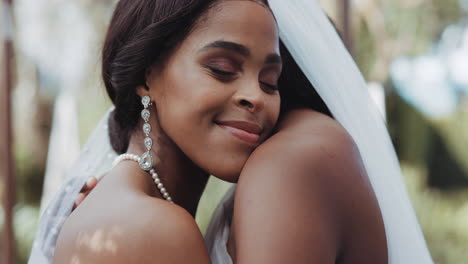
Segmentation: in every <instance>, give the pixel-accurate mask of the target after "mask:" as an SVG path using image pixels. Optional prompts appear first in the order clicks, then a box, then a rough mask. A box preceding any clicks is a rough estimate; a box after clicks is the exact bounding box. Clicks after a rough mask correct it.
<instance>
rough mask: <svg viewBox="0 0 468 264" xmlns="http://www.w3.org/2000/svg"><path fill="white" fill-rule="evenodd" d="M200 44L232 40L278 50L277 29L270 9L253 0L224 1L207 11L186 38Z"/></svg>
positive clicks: (249, 45)
mask: <svg viewBox="0 0 468 264" xmlns="http://www.w3.org/2000/svg"><path fill="white" fill-rule="evenodd" d="M187 40H188V41H196V42H197V43H199V44H200V45H203V44H206V43H208V42H212V41H213V40H225V41H232V42H236V43H240V44H243V45H246V46H248V47H250V48H252V47H253V46H259V45H262V46H263V48H264V49H268V50H269V52H272V51H275V52H278V30H277V25H276V22H275V19H274V17H273V14H272V13H271V11H270V10H269V9H268V8H267V7H266V6H265V5H264V4H262V3H259V2H256V1H251V0H229V1H222V2H220V3H218V4H216V6H214V7H213V8H212V9H210V11H208V12H207V13H206V14H205V15H204V17H203V19H202V20H201V21H200V23H198V25H197V26H195V27H194V29H193V31H192V33H191V34H190V35H189V36H188V38H187Z"/></svg>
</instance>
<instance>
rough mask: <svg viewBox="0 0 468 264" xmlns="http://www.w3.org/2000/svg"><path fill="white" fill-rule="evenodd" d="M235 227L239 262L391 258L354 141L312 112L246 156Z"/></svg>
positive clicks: (295, 116)
mask: <svg viewBox="0 0 468 264" xmlns="http://www.w3.org/2000/svg"><path fill="white" fill-rule="evenodd" d="M232 228H233V229H232V233H231V234H232V237H233V240H231V241H230V242H234V243H233V244H234V246H233V247H230V249H231V253H234V255H235V257H234V258H235V261H236V263H238V264H247V263H320V264H327V263H336V262H339V260H342V263H386V261H387V253H386V238H385V231H384V228H383V222H382V218H381V215H380V210H379V208H378V204H377V202H376V199H375V196H374V194H373V192H372V189H371V187H370V186H369V183H368V180H367V177H366V174H365V170H364V168H363V166H362V162H361V160H360V157H359V153H358V151H357V150H356V148H355V146H354V143H353V142H352V140H351V139H350V138H349V136H348V135H347V134H346V133H345V132H344V130H343V129H342V128H341V127H339V125H337V124H336V123H335V121H333V120H330V119H327V118H324V117H322V116H317V113H314V112H312V111H309V110H301V111H296V112H294V113H292V114H290V116H288V117H287V118H286V119H285V120H284V121H283V123H282V124H281V125H280V131H279V132H278V133H277V134H275V135H274V136H273V137H272V138H270V139H269V140H268V141H267V142H265V143H263V144H262V145H261V146H260V147H258V148H257V149H256V150H255V152H254V153H253V154H252V156H251V157H250V158H249V160H248V161H247V163H246V165H245V167H244V169H243V171H242V173H241V176H240V179H239V183H238V187H237V191H236V197H235V203H234V217H233V226H232ZM233 251H234V252H233Z"/></svg>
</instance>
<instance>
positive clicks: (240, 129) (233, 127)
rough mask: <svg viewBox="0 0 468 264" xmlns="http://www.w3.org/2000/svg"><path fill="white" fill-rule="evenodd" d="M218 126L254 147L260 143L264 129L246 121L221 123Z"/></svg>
mask: <svg viewBox="0 0 468 264" xmlns="http://www.w3.org/2000/svg"><path fill="white" fill-rule="evenodd" d="M216 124H218V125H219V126H220V127H221V128H223V129H225V130H226V131H227V132H229V133H231V134H232V135H233V136H235V137H237V138H239V139H241V140H243V141H245V142H247V143H250V144H254V145H256V144H258V143H260V134H261V133H262V131H263V129H262V128H261V127H260V126H259V125H257V124H255V123H251V122H246V121H219V122H216Z"/></svg>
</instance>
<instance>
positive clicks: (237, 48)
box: [200, 40, 250, 57]
mask: <svg viewBox="0 0 468 264" xmlns="http://www.w3.org/2000/svg"><path fill="white" fill-rule="evenodd" d="M213 48H219V49H225V50H229V51H233V52H235V53H238V54H240V55H242V56H244V57H250V50H249V48H247V47H246V46H244V45H241V44H238V43H234V42H230V41H224V40H217V41H214V42H211V43H210V44H208V45H206V46H205V47H203V48H202V49H201V50H200V52H201V51H205V50H208V49H213Z"/></svg>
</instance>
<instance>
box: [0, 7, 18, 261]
mask: <svg viewBox="0 0 468 264" xmlns="http://www.w3.org/2000/svg"><path fill="white" fill-rule="evenodd" d="M12 2H13V0H4V1H3V6H2V11H3V17H2V18H3V19H2V20H3V21H2V26H3V29H2V31H3V36H2V38H3V43H4V48H3V51H2V52H3V56H2V57H3V59H4V62H3V69H4V71H3V73H1V74H2V75H3V76H2V78H0V80H1V81H2V83H1V85H0V124H1V125H0V163H1V166H0V168H1V172H0V173H1V175H2V176H3V192H2V193H3V197H2V198H3V210H4V212H5V213H4V215H5V221H4V226H3V243H2V244H3V250H2V251H3V252H2V254H1V256H2V257H1V261H2V263H4V264H13V263H15V239H14V233H13V206H14V204H15V178H14V165H13V164H14V160H13V151H12V146H13V137H12V120H11V114H12V111H11V90H12V88H13V36H12V34H13V32H12V31H13V19H12V9H11V7H12Z"/></svg>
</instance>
